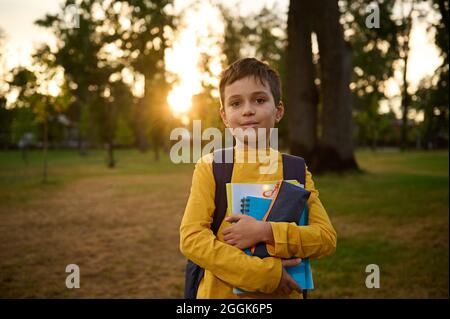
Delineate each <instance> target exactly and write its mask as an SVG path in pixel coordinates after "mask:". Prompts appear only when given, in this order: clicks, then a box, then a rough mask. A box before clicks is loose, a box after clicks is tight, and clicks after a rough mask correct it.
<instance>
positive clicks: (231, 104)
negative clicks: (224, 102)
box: [230, 101, 240, 107]
mask: <svg viewBox="0 0 450 319" xmlns="http://www.w3.org/2000/svg"><path fill="white" fill-rule="evenodd" d="M239 105H240V102H239V101H233V102H230V106H231V107H238V106H239Z"/></svg>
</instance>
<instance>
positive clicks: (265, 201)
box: [233, 181, 314, 294]
mask: <svg viewBox="0 0 450 319" xmlns="http://www.w3.org/2000/svg"><path fill="white" fill-rule="evenodd" d="M274 189H275V192H274V194H272V195H273V196H271V197H272V198H264V197H257V196H244V197H242V198H241V201H240V211H239V213H241V214H246V215H250V216H252V217H254V218H255V219H257V220H267V221H282V222H295V223H296V224H298V225H300V226H302V225H307V222H308V206H307V205H306V202H307V200H308V198H309V194H310V193H309V192H308V191H306V190H305V189H303V188H302V186H301V185H298V183H297V185H295V184H293V183H291V182H289V183H287V182H286V181H281V182H279V183H276V185H275V187H274ZM244 251H245V252H246V253H247V254H248V255H253V256H258V257H260V258H265V257H268V256H270V255H269V253H268V252H267V249H266V245H265V244H259V245H257V246H256V247H254V248H253V249H250V248H247V249H245V250H244ZM286 270H287V272H288V273H289V275H291V277H292V278H293V279H294V280H295V281H296V282H297V283H298V284H299V286H300V287H302V289H313V288H314V283H313V279H312V271H311V265H310V262H309V259H308V258H305V259H302V262H301V263H300V264H299V265H297V266H294V267H287V268H286ZM233 291H234V293H236V294H242V293H245V291H243V290H241V289H239V288H234V289H233Z"/></svg>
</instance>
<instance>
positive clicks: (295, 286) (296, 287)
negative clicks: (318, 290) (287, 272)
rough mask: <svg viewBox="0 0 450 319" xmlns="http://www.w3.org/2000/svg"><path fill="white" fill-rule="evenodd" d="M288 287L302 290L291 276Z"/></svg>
mask: <svg viewBox="0 0 450 319" xmlns="http://www.w3.org/2000/svg"><path fill="white" fill-rule="evenodd" d="M289 287H290V288H291V289H294V290H296V291H298V292H299V293H301V292H302V288H301V287H300V286H299V285H298V284H297V283H296V282H295V280H294V279H292V278H291V279H290V280H289Z"/></svg>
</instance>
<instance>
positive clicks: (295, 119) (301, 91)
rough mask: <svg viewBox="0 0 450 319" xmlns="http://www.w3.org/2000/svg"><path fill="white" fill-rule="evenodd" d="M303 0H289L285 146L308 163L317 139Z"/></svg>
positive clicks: (308, 31) (308, 23)
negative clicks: (286, 139) (286, 140)
mask: <svg viewBox="0 0 450 319" xmlns="http://www.w3.org/2000/svg"><path fill="white" fill-rule="evenodd" d="M312 17H313V14H312V12H311V10H310V7H309V6H308V5H307V2H306V1H291V2H290V5H289V13H288V47H287V68H286V69H287V79H288V81H287V103H286V116H287V119H288V127H289V148H290V152H291V153H292V154H294V155H298V156H302V157H304V158H305V160H306V161H307V162H308V163H309V162H311V160H312V158H311V155H312V152H313V150H314V148H315V146H316V142H317V104H318V99H319V98H318V92H317V87H316V85H315V84H314V79H315V69H314V64H313V60H312V50H311V19H312Z"/></svg>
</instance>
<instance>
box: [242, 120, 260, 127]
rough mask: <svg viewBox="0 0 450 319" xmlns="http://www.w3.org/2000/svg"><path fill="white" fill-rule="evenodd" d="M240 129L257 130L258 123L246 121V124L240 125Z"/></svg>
mask: <svg viewBox="0 0 450 319" xmlns="http://www.w3.org/2000/svg"><path fill="white" fill-rule="evenodd" d="M241 127H243V128H258V127H259V123H258V122H255V121H248V122H244V123H241Z"/></svg>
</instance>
